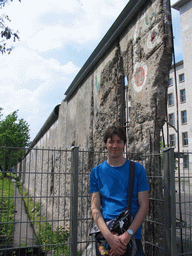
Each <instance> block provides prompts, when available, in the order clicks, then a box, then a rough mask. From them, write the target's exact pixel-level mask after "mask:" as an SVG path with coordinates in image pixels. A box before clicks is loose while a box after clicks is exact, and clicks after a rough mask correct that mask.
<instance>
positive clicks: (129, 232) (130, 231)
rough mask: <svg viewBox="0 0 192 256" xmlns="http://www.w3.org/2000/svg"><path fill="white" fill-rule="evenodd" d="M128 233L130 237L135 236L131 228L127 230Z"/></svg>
mask: <svg viewBox="0 0 192 256" xmlns="http://www.w3.org/2000/svg"><path fill="white" fill-rule="evenodd" d="M127 232H128V234H129V235H131V236H132V235H133V230H131V229H130V228H129V229H128V230H127Z"/></svg>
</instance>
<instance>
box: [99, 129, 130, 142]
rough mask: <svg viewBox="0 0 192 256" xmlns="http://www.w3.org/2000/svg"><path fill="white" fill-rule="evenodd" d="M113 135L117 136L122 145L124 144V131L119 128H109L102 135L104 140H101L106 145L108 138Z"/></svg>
mask: <svg viewBox="0 0 192 256" xmlns="http://www.w3.org/2000/svg"><path fill="white" fill-rule="evenodd" d="M115 134H117V135H118V136H119V138H120V139H122V140H123V141H124V143H126V133H125V129H124V128H122V127H120V126H110V127H108V128H107V130H106V131H105V133H104V138H103V141H104V143H107V140H108V138H111V139H112V137H113V135H115Z"/></svg>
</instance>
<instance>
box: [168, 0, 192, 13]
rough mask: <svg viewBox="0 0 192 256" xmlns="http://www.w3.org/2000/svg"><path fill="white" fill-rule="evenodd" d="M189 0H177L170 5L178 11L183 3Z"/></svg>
mask: <svg viewBox="0 0 192 256" xmlns="http://www.w3.org/2000/svg"><path fill="white" fill-rule="evenodd" d="M190 1H191V0H179V1H177V2H176V3H175V4H173V5H172V6H171V7H173V8H174V9H176V10H178V11H179V10H180V8H181V7H183V6H184V5H185V4H187V3H188V2H190Z"/></svg>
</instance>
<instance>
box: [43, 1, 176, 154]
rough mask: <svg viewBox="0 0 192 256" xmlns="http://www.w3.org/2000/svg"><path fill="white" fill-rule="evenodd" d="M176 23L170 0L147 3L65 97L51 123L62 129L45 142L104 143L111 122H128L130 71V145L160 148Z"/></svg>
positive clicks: (86, 147) (66, 144)
mask: <svg viewBox="0 0 192 256" xmlns="http://www.w3.org/2000/svg"><path fill="white" fill-rule="evenodd" d="M170 26H171V23H170V13H169V1H150V3H149V4H148V5H146V6H145V7H144V8H142V10H141V11H140V12H139V13H137V15H136V16H135V17H134V18H133V19H132V21H131V22H130V24H129V25H128V26H127V27H126V29H125V30H124V31H123V32H122V33H121V35H120V36H119V38H117V39H116V41H115V43H114V44H113V45H112V46H111V47H110V49H108V50H107V52H105V54H104V55H103V56H102V58H101V59H100V60H99V62H98V63H97V64H96V65H95V66H94V68H93V69H92V70H91V72H90V73H89V74H88V75H87V76H86V77H85V78H84V80H83V82H81V83H80V84H79V85H78V88H77V89H76V90H75V92H74V93H73V94H72V95H71V96H70V98H68V99H67V101H65V100H64V101H63V102H62V103H61V107H60V111H59V118H58V121H57V123H56V124H55V125H54V126H53V127H52V128H51V129H50V130H52V129H53V130H55V129H56V130H57V132H56V133H57V135H56V136H54V140H53V135H51V136H50V135H49V138H48V137H47V135H45V136H44V137H43V138H42V139H41V142H40V144H41V146H43V145H44V143H45V144H46V145H47V146H50V145H51V146H54V147H57V148H60V147H61V148H70V147H71V146H78V147H80V148H81V149H84V150H90V149H93V148H95V149H99V150H100V149H102V146H103V144H102V142H101V141H102V135H103V132H104V130H105V129H106V127H107V126H108V125H111V124H120V125H124V123H125V111H124V109H125V100H124V76H126V77H127V79H128V88H129V94H130V95H131V99H132V100H131V108H132V111H131V121H130V124H129V132H128V136H129V145H128V147H129V150H130V151H137V152H152V151H154V152H158V151H159V132H160V129H161V127H162V125H163V124H164V121H163V120H164V119H165V115H166V94H167V86H168V74H169V69H170V65H171V59H172V57H171V47H172V39H171V27H170ZM49 133H51V132H49ZM53 134H54V132H53ZM54 141H55V142H54ZM53 144H54V145H53ZM150 145H152V146H150Z"/></svg>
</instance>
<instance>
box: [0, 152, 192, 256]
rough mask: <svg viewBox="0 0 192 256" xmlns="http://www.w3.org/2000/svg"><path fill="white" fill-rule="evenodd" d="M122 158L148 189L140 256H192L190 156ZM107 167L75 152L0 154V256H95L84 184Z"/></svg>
mask: <svg viewBox="0 0 192 256" xmlns="http://www.w3.org/2000/svg"><path fill="white" fill-rule="evenodd" d="M184 155H185V156H184ZM186 155H188V156H186ZM127 157H128V158H129V159H133V160H135V161H138V162H140V163H141V164H142V165H143V166H144V167H145V169H146V172H147V177H148V182H149V185H150V191H149V199H150V210H149V214H148V216H147V218H146V220H145V222H144V225H143V246H144V249H145V253H146V255H147V256H155V255H157V256H159V255H173V256H176V255H178V256H179V255H192V248H191V244H192V241H191V240H192V235H191V233H192V232H191V231H192V230H191V229H192V222H191V221H192V220H191V218H192V215H191V212H192V201H191V182H192V180H191V179H192V175H191V173H192V171H191V160H190V159H191V155H190V153H179V154H178V153H174V152H173V150H172V149H166V150H165V151H164V152H163V153H162V154H153V155H142V156H138V155H137V154H133V153H132V154H128V155H127ZM106 159H107V155H106V152H91V151H82V150H79V148H76V147H74V148H72V149H71V150H56V149H38V148H36V149H25V148H7V147H0V169H1V172H0V255H10V254H8V253H10V252H11V253H12V254H13V255H66V256H68V255H69V256H75V255H83V256H87V255H88V256H95V251H94V246H95V245H94V238H93V237H90V236H89V231H90V229H91V227H92V225H93V220H92V216H91V211H90V205H91V202H90V188H89V176H90V171H91V169H92V168H93V167H94V166H96V165H98V164H99V163H101V162H103V161H104V160H106ZM185 161H188V162H187V163H186V162H185Z"/></svg>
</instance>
